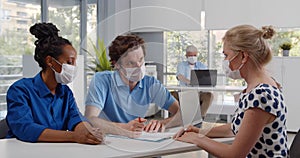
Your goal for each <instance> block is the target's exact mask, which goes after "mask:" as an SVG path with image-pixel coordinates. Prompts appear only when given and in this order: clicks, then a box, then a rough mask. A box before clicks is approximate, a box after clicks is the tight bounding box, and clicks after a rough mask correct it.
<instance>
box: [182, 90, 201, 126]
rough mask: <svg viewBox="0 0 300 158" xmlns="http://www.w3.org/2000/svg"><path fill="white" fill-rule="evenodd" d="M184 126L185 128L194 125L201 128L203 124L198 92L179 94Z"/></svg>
mask: <svg viewBox="0 0 300 158" xmlns="http://www.w3.org/2000/svg"><path fill="white" fill-rule="evenodd" d="M178 97H179V103H180V110H181V118H182V124H183V126H184V127H187V126H188V125H194V126H197V127H200V126H201V124H202V117H201V109H200V102H199V92H198V91H181V92H178Z"/></svg>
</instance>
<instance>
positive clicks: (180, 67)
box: [176, 62, 185, 77]
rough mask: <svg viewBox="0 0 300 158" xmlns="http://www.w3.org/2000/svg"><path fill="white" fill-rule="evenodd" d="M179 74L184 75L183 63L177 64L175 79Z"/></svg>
mask: <svg viewBox="0 0 300 158" xmlns="http://www.w3.org/2000/svg"><path fill="white" fill-rule="evenodd" d="M179 74H181V75H184V74H185V73H184V65H183V62H181V63H179V64H178V65H177V73H176V77H177V76H178V75H179Z"/></svg>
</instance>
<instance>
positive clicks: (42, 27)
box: [29, 23, 72, 69]
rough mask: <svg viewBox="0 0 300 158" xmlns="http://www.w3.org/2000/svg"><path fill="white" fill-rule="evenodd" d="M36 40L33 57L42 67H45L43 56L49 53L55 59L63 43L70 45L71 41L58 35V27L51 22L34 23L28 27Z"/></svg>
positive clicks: (60, 51) (59, 53)
mask: <svg viewBox="0 0 300 158" xmlns="http://www.w3.org/2000/svg"><path fill="white" fill-rule="evenodd" d="M29 31H30V33H31V34H32V35H34V36H35V37H36V38H37V40H36V41H35V42H34V44H35V53H34V59H35V61H37V62H38V63H39V66H40V67H41V68H42V69H45V68H46V67H47V65H46V63H45V58H46V57H47V56H48V55H49V56H51V57H53V58H55V59H57V57H58V56H60V55H61V54H62V53H63V51H62V49H63V47H64V46H65V45H72V44H71V42H70V41H69V40H67V39H65V38H62V37H61V36H59V35H58V31H59V30H58V29H57V28H56V26H55V25H53V24H52V23H36V24H34V25H33V26H31V27H30V29H29Z"/></svg>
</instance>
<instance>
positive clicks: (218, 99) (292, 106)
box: [0, 0, 300, 132]
mask: <svg viewBox="0 0 300 158" xmlns="http://www.w3.org/2000/svg"><path fill="white" fill-rule="evenodd" d="M287 4H288V5H287ZM299 5H300V2H299V1H296V0H285V1H280V0H264V1H261V0H252V1H240V0H226V1H218V0H185V1H181V0H151V1H147V0H1V1H0V119H2V118H4V117H5V116H6V91H7V88H8V87H9V86H10V85H11V84H12V83H13V82H14V81H16V80H18V79H20V78H21V77H23V76H26V75H25V74H24V72H23V70H24V69H25V67H26V66H27V64H26V63H22V61H23V56H24V55H33V52H34V46H33V41H34V39H33V37H32V36H30V34H29V31H28V28H29V27H30V26H31V25H32V24H34V23H36V22H52V23H54V24H55V25H57V27H58V28H60V29H61V32H60V33H61V35H62V36H63V37H65V38H67V39H69V40H70V41H71V42H72V43H73V46H74V47H75V48H76V49H77V52H78V53H79V54H81V55H82V62H83V63H85V64H83V68H82V71H83V72H82V74H81V75H80V76H81V78H82V82H81V83H82V87H83V89H84V90H83V91H82V93H83V95H81V96H85V94H86V92H87V89H88V85H89V81H90V79H91V76H92V75H93V74H94V71H93V70H92V69H90V67H94V66H95V65H94V63H93V61H94V60H95V58H94V57H95V52H94V51H93V45H95V46H98V47H99V44H98V42H97V41H98V40H103V44H104V45H105V46H106V47H107V46H108V45H109V44H110V42H111V41H112V40H113V39H114V38H115V37H116V36H117V35H120V34H125V33H135V34H137V35H139V36H141V37H143V38H144V39H145V41H146V49H147V50H146V52H147V55H146V61H147V63H149V65H155V67H156V72H154V73H155V76H156V77H157V78H158V79H159V80H160V81H161V82H162V83H163V84H164V85H176V84H177V80H176V71H177V70H176V66H177V64H178V63H179V62H180V61H182V60H184V59H185V48H186V46H188V45H191V44H192V45H195V46H196V47H197V49H198V50H199V52H201V53H199V56H198V60H199V61H201V62H202V63H204V64H205V65H207V66H208V68H211V69H217V70H218V81H217V84H218V85H229V86H244V84H245V83H244V82H243V81H242V80H231V79H228V78H226V77H225V75H224V73H223V70H222V64H221V63H222V60H223V55H222V48H221V46H222V41H221V38H222V37H223V35H224V33H225V31H226V30H227V29H228V28H230V27H232V26H235V25H238V24H251V25H254V26H257V27H261V26H264V25H273V26H275V27H276V30H277V31H278V33H277V35H276V37H275V38H274V39H273V40H272V41H271V46H272V49H273V53H274V56H275V58H274V59H275V60H274V61H276V62H275V63H274V62H273V63H271V66H270V72H271V73H273V74H274V77H276V79H277V80H278V81H279V82H281V83H282V85H283V87H284V89H283V90H284V94H285V95H286V102H287V105H288V107H289V115H288V122H287V126H288V130H289V131H292V132H296V131H297V130H298V129H299V127H300V124H299V122H297V121H296V120H297V113H296V112H297V111H299V109H298V108H297V102H298V101H297V99H296V98H297V93H294V92H293V91H294V90H295V89H300V85H299V82H297V81H296V79H297V78H299V76H295V75H296V74H295V73H294V72H295V71H296V67H299V66H300V65H299V64H300V58H299V56H300V45H299V40H300V36H299V35H300V29H299V28H300V21H299V20H297V19H298V15H299V14H300V10H299V9H298V6H299ZM282 6H286V7H282ZM284 42H290V43H292V46H293V47H292V49H291V50H290V54H289V57H282V49H280V47H279V46H280V44H282V43H284ZM28 64H29V63H28ZM151 68H153V67H151ZM286 76H289V78H287V77H286ZM75 93H76V92H75ZM75 96H76V94H75ZM214 98H215V99H214V104H215V105H222V106H226V105H231V106H234V97H233V93H232V92H216V94H215V97H214ZM76 99H78V98H76ZM79 100H80V101H79V107H83V106H84V105H83V102H82V101H83V100H84V97H83V98H81V99H79Z"/></svg>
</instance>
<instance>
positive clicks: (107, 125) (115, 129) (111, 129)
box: [89, 117, 130, 136]
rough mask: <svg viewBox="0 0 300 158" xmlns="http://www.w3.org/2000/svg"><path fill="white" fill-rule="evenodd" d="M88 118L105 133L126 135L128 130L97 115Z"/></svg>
mask: <svg viewBox="0 0 300 158" xmlns="http://www.w3.org/2000/svg"><path fill="white" fill-rule="evenodd" d="M89 120H90V122H91V124H92V125H93V126H94V127H97V128H100V129H101V131H102V132H103V133H105V134H115V135H123V136H128V134H129V132H130V131H128V130H126V129H124V128H121V127H120V126H118V125H117V124H116V123H114V122H109V121H106V120H103V119H100V118H98V117H91V118H89Z"/></svg>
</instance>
